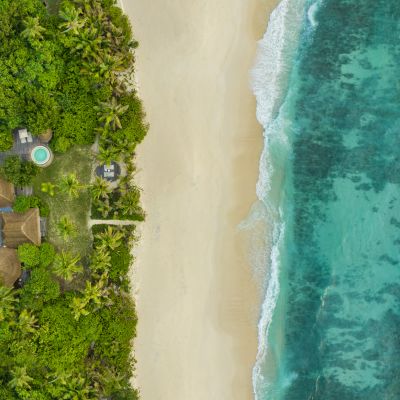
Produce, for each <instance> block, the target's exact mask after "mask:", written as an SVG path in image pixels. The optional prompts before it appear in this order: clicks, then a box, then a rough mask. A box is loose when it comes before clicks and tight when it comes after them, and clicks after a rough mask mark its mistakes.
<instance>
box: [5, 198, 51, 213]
mask: <svg viewBox="0 0 400 400" xmlns="http://www.w3.org/2000/svg"><path fill="white" fill-rule="evenodd" d="M30 208H39V211H40V215H41V216H42V217H47V216H48V215H49V213H50V208H49V206H48V205H47V203H46V202H45V201H44V200H42V199H41V198H39V197H37V196H17V198H16V199H15V202H14V205H13V209H14V211H16V212H20V213H22V212H25V211H28V210H29V209H30Z"/></svg>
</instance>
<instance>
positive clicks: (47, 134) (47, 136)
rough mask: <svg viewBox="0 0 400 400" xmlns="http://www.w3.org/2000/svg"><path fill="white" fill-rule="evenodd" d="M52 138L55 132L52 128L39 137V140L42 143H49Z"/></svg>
mask: <svg viewBox="0 0 400 400" xmlns="http://www.w3.org/2000/svg"><path fill="white" fill-rule="evenodd" d="M52 137H53V131H52V130H51V129H50V128H49V129H46V130H45V131H44V132H42V133H41V134H40V135H39V139H40V141H41V142H42V143H49V142H50V140H51V138H52Z"/></svg>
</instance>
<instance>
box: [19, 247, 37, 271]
mask: <svg viewBox="0 0 400 400" xmlns="http://www.w3.org/2000/svg"><path fill="white" fill-rule="evenodd" d="M18 258H19V260H20V261H21V262H22V263H23V264H24V266H25V268H27V269H30V268H32V267H37V266H38V265H39V263H40V250H39V247H37V246H35V245H34V244H30V243H24V244H22V245H21V246H19V247H18Z"/></svg>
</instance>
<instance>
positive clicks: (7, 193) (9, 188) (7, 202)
mask: <svg viewBox="0 0 400 400" xmlns="http://www.w3.org/2000/svg"><path fill="white" fill-rule="evenodd" d="M14 200H15V190H14V185H13V184H12V183H10V182H7V181H5V180H4V179H1V178H0V209H2V208H8V207H11V206H12V204H13V203H14Z"/></svg>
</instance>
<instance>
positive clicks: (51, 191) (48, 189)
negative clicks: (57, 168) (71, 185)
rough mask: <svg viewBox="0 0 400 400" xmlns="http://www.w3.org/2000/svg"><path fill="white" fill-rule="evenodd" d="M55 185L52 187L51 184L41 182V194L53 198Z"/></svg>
mask: <svg viewBox="0 0 400 400" xmlns="http://www.w3.org/2000/svg"><path fill="white" fill-rule="evenodd" d="M55 189H56V185H53V184H52V183H51V182H42V185H41V187H40V190H41V191H42V192H43V193H47V194H48V195H49V196H50V197H54V195H55Z"/></svg>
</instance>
